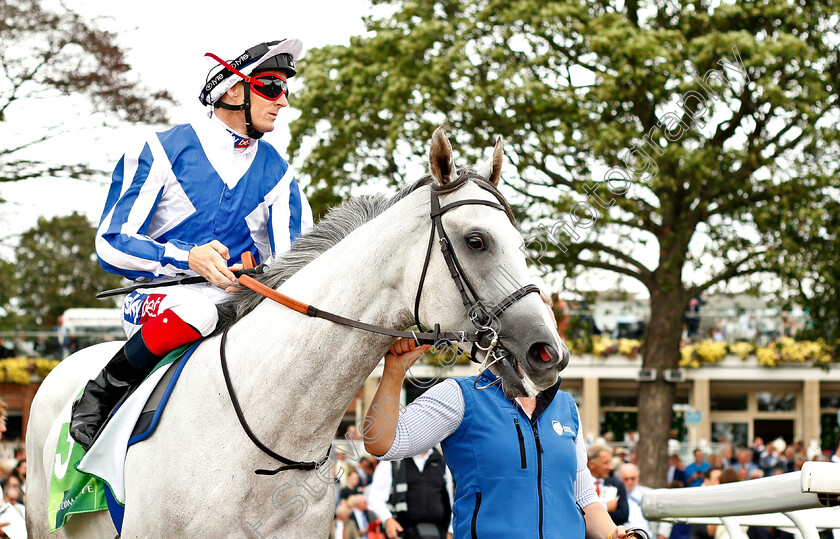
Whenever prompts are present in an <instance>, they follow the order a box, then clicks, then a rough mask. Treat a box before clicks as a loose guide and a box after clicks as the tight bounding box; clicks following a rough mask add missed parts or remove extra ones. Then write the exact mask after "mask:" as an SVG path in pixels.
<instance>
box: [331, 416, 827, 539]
mask: <svg viewBox="0 0 840 539" xmlns="http://www.w3.org/2000/svg"><path fill="white" fill-rule="evenodd" d="M346 438H347V441H348V442H350V441H351V440H358V441H360V438H359V437H358V435H357V434H356V433H355V431H351V432H349V433H348V435H347V437H346ZM831 450H832V451H833V454H832V451H822V450H820V449H819V448H815V447H807V446H806V444H805V443H804V442H802V441H801V440H798V441H795V442H794V443H792V444H787V443H785V442H784V440H782V439H781V438H779V439H776V440H774V441H772V442H770V443H767V444H765V443H764V440H763V439H762V438H760V437H756V438H755V439H754V440H753V443H752V444H751V445H749V446H744V447H735V446H733V445H732V444H724V445H722V446H719V450H718V451H715V452H710V451H708V449H707V448H700V447H698V448H696V449H695V450H694V451H693V454H692V456H693V458H692V459H691V461H690V462H688V463H687V464H684V463H683V462H682V458H681V457H680V455H679V454H678V453H673V454H671V455H670V457H669V466H668V469H667V475H666V477H665V478H664V479H665V481H666V484H667V486H668V488H692V487H698V486H709V485H718V484H724V483H732V482H736V481H748V480H752V479H757V478H760V477H765V476H770V475H778V474H783V473H790V472H795V471H799V470H801V469H802V465H803V464H804V463H805V462H806V461H808V460H818V461H829V460H830V461H834V462H838V463H840V440H838V445H837V446H836V447H832V448H831ZM359 455H360V458H359V459H358V460H356V461H354V462H350V461H349V460H348V459H347V457H346V456H345V455H344V454H343V453H341V452H340V453H338V455H337V458H338V461H337V470H336V473H337V475H338V477H339V479H338V481H337V482H336V500H337V506H336V520H335V523H334V526H333V529H332V532H331V533H332V535H331V537H334V538H336V539H356V538H362V539H363V538H365V537H366V536H365V532H364V530H365V529H377V530H379V531H380V532H384V528H385V526H384V520H383V519H381V518H380V516H379V515H377V514H376V513H375V512H373V511H372V510H371V508H370V507H369V506H368V502H367V499H366V498H369V494H370V492H368V490H369V487H370V485H371V478H372V476H373V473H374V469H375V468H376V466H377V461H376V460H375V459H373V458H372V457H370V456H369V455H367V454H366V453H364V451H363V450H362V451H361V452H360V453H359ZM588 460H589V468H590V472H591V474H592V476H593V478H594V480H595V481H596V488H597V494H598V496H599V498H600V499H601V502H602V504H604V506H605V507H606V508H607V510H608V512H609V513H610V516H611V517H613V519H614V520H615V522H616V524H625V525H626V526H628V527H633V528H641V529H643V530H645V531H647V532H648V533H649V534H650V536H651V539H728V535H727V534H726V530H725V528H724V527H723V526H705V525H702V526H701V525H695V526H689V525H686V524H673V525H672V524H670V523H664V522H648V521H647V520H646V519H645V518H644V516H643V515H642V512H641V500H642V498H643V497H644V495H645V493H646V492H647V491H648V490H650V488H649V487H648V486H646V485H645V481H644V479H645V478H643V477H640V474H639V469H638V467H637V465H636V464H637V462H636V461H637V455H636V451H635V444H630V447H629V450H628V448H626V447H622V446H618V445H616V446H614V447H612V448H610V447H609V446H608V445H607V444H606V443H605V442H604V440H603V439H598V440H595V442H594V443H593V444H591V445H590V446H589V448H588ZM338 468H340V470H339V469H338ZM456 487H457V486H456ZM377 522H380V524H381V526H378V527H376V526H373V525H372V524H376V523H377ZM360 530H361V531H360ZM744 532H745V533H746V534H747V536H748V537H749V538H750V539H770V538H773V539H787V538H792V537H793V536H791V535H790V534H788V533H785V532H783V531H781V530H775V529H773V528H766V527H760V528H759V527H753V528H750V529H745V530H744ZM368 537H378V535H376V532H373V533H372V534H371V535H369V536H368Z"/></svg>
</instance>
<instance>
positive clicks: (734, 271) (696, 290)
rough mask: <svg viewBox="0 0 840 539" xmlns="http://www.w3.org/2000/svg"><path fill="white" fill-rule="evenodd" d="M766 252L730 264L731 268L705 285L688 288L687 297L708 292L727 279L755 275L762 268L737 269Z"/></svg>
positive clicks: (751, 254) (754, 253) (762, 251)
mask: <svg viewBox="0 0 840 539" xmlns="http://www.w3.org/2000/svg"><path fill="white" fill-rule="evenodd" d="M766 252H767V251H766V250H760V251H755V252H752V253H750V254H749V255H747V256H745V257H744V258H742V259H741V261H740V262H737V263H735V264H732V265H731V266H729V267H728V268H726V269H725V270H723V271H722V272H720V273H719V274H717V275H716V276H714V277H712V278H711V279H709V280H708V281H706V282H705V283H703V284H701V285H697V286H694V287H692V288H690V289H689V291H688V294H689V297H696V296H698V295H700V294H701V293H703V292H704V291H706V290H708V289H709V288H711V287H712V286H714V285H716V284H718V283H720V282H723V281H728V280H729V279H733V278H735V277H741V276H743V275H749V274H751V273H756V272H759V271H762V269H763V268H761V267H760V266H756V267H752V268H745V269H743V270H739V269H738V268H739V267H741V266H742V265H744V264H746V263H747V262H749V261H750V260H752V259H754V258H757V257H759V256H761V255H763V254H765V253H766Z"/></svg>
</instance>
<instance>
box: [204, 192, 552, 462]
mask: <svg viewBox="0 0 840 539" xmlns="http://www.w3.org/2000/svg"><path fill="white" fill-rule="evenodd" d="M466 205H480V206H489V207H491V208H495V209H498V210H501V211H503V212H506V210H505V207H504V206H503V205H502V204H499V203H498V202H492V201H489V200H482V199H466V200H458V201H455V202H451V203H449V204H446V205H445V206H442V207H441V205H440V199H439V198H438V195H437V193H436V192H435V190H434V189H431V213H430V218H431V221H432V225H431V232H430V234H429V245H428V248H427V249H426V257H425V260H424V262H423V270H422V272H421V274H420V284H419V286H418V287H417V295H416V296H415V299H414V322H415V323H416V325H417V327H418V329H419V328H422V327H423V325H422V324H421V323H420V316H419V313H420V298H421V296H422V295H423V285H424V283H425V281H426V272H427V270H428V269H429V261H430V260H431V256H432V249H433V245H434V243H435V231H437V235H438V237H439V240H438V242H439V243H440V250H441V253H442V254H443V259H444V261H445V262H446V265H447V267H448V268H449V274H450V276H451V277H452V280H453V281H454V282H455V286H456V287H457V288H458V292H459V293H460V295H461V300H462V301H463V303H464V307H465V308H466V309H467V315H468V317H469V319H470V321H471V322H472V323H473V324H474V325H475V326H476V331H475V332H472V333H468V332H466V331H458V332H442V331H441V330H440V324H434V330H433V331H431V332H428V331H427V332H421V331H400V330H395V329H390V328H385V327H381V326H376V325H373V324H368V323H365V322H361V321H358V320H353V319H351V318H346V317H344V316H341V315H337V314H335V313H331V312H328V311H323V310H321V309H318V308H317V307H315V306H313V305H307V304H305V303H303V302H300V301H297V300H295V299H293V298H291V297H289V296H287V295H285V294H282V293H280V292H278V291H276V290H274V289H273V288H271V287H269V286H266V285H264V284H263V283H261V282H259V281H257V280H256V279H254V278H252V277H250V275H247V274H242V275H240V277H239V279H238V282H239V284H240V285H243V286H246V287H248V288H250V289H251V290H253V291H254V292H257V293H258V294H261V295H263V296H265V297H266V298H268V299H271V300H273V301H275V302H277V303H279V304H281V305H283V306H285V307H288V308H290V309H292V310H295V311H297V312H299V313H302V314H305V315H307V316H310V317H314V318H321V319H324V320H329V321H331V322H334V323H336V324H341V325H343V326H348V327H353V328H356V329H362V330H365V331H370V332H373V333H378V334H380V335H388V336H391V337H397V338H406V339H414V341H415V342H416V343H417V344H418V345H421V344H433V345H435V346H436V347H437V346H438V345H440V344H441V343H446V345H447V346H448V345H450V344H452V343H453V342H470V343H472V352H471V354H470V361H473V362H475V363H481V362H480V361H479V360H478V359H477V358H476V357H475V356H476V355H477V351H478V350H481V351H484V352H485V358H484V366H483V367H482V369H481V373H480V374H479V376H476V381H478V380H479V379H480V378H481V376H480V375H481V374H483V373H484V372H485V371H487V370H488V369H489V368H490V367H491V366H492V365H493V364H495V363H496V362H497V361H499V360H501V359H502V358H504V357H505V355H506V354H507V353H506V351H504V349H503V348H502V347H500V346H498V345H499V335H498V332H497V331H496V329H494V328H493V322H494V321H497V320H498V317H499V316H501V314H502V313H504V311H505V310H507V309H508V308H510V307H511V306H512V305H513V304H514V303H516V302H517V301H519V300H520V299H522V298H524V297H525V296H527V295H528V294H530V293H532V292H535V293H539V288H538V287H537V286H536V285H534V284H529V285H525V286H523V287H521V288H519V289H517V290H515V291H514V292H513V293H511V294H509V295H508V296H507V297H505V298H504V299H503V300H501V301H500V302H499V303H498V304H497V305H496V307H494V308H493V309H492V310H488V309H487V307H486V306H485V305H484V303H483V302H482V301H481V300H480V299H479V296H478V293H477V292H476V289H475V287H474V286H473V285H472V283H471V282H470V280H469V278H468V277H467V275H466V272H464V268H463V266H461V263H460V262H459V261H458V257H457V255H456V254H455V251H454V250H453V248H452V241H451V240H450V239H449V236H448V234H447V233H446V229H445V228H444V226H443V220H442V216H443V214H444V213H446V212H447V211H449V210H451V209H454V208H457V207H460V206H466ZM506 213H507V212H506ZM244 261H245V259H244V257H243V262H244ZM260 268H262V269H264V267H263V266H260V267H258V268H256V271H255V272H254V273H262V271H261V269H260ZM226 340H227V329H225V330H224V332H223V333H222V338H221V343H220V356H221V362H222V373H223V375H224V379H225V385H226V386H227V389H228V394H229V395H230V399H231V402H232V404H233V407H234V410H235V411H236V416H237V418H238V419H239V422H240V424H241V425H242V428H243V429H244V430H245V434H247V435H248V437H249V438H250V439H251V441H252V442H253V443H254V444H255V445H256V446H257V447H258V448H259V449H260V450H262V451H263V452H264V453H265V454H267V455H269V456H270V457H272V458H274V459H275V460H278V461H280V462H282V463H283V466H280V467H279V468H277V469H275V470H256V473H258V474H261V475H273V474H276V473H278V472H281V471H283V470H314V469H318V468H320V467H321V466H323V465H324V464H325V463H326V462H327V459H328V458H329V450H327V454H326V455H325V456H324V457H323V458H322V459H321V460H319V461H318V462H300V461H294V460H291V459H287V458H285V457H283V456H281V455H279V454H277V453H275V452H274V451H272V450H271V449H269V448H268V447H267V446H266V445H265V444H263V443H262V442H261V441H260V440H259V439H258V438H257V437H256V435H254V433H253V432H252V431H251V428H250V427H249V426H248V423H247V422H246V421H245V417H244V415H243V414H242V408H241V407H240V405H239V400H238V399H237V398H236V393H235V392H234V390H233V385H232V383H231V380H230V374H229V372H228V368H227V358H226V355H225V342H226ZM491 358H493V360H492V361H490V362H489V363H488V360H489V359H491ZM500 381H501V379H500V378H497V379H496V380H495V381H494V382H492V383H491V384H488V385H486V386H481V387H477V389H486V388H488V387H491V386H493V385H495V384H497V383H499V382H500Z"/></svg>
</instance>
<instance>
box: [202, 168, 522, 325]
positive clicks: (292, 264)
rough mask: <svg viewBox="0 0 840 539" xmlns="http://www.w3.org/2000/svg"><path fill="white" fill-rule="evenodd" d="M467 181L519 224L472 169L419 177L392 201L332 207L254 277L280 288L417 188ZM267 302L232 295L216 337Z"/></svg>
mask: <svg viewBox="0 0 840 539" xmlns="http://www.w3.org/2000/svg"><path fill="white" fill-rule="evenodd" d="M468 181H472V182H473V183H475V184H477V185H478V186H479V187H481V188H482V189H484V190H485V191H488V192H490V193H492V194H493V195H494V196H495V197H496V198H497V199H498V200H499V203H500V204H502V206H504V208H505V213H507V216H508V219H510V220H511V222H512V223H514V224H516V222H515V219H514V217H513V211H512V210H511V208H510V205H509V204H508V202H507V201H506V200H505V198H504V197H503V196H502V194H501V193H500V192H499V191H498V189H496V187H495V186H493V185H492V184H490V183H488V182H487V181H485V180H484V179H483V178H482V177H481V176H479V175H478V174H476V173H475V172H474V171H473V170H471V169H459V170H458V171H457V178H456V179H455V180H454V181H452V182H451V183H448V184H446V185H443V186H441V185H440V184H439V183H438V182H437V181H435V180H434V179H433V178H432V177H431V176H430V175H427V176H424V177H423V178H420V179H419V180H418V181H417V182H415V183H414V184H412V185H409V186H407V187H404V188H403V189H401V190H400V191H399V192H398V193H397V194H396V195H394V196H393V197H391V198H387V197H385V196H375V197H359V198H351V199H350V200H348V201H346V202H344V203H343V204H341V205H339V206H336V207H333V208H331V209H330V210H329V212H327V215H326V216H324V218H323V219H321V220H320V221H319V222H318V224H317V225H315V227H314V228H313V229H312V230H311V231H310V232H308V233H307V234H304V235H303V236H301V237H299V238H298V239H297V240H296V241H295V242H294V243H293V244H292V248H291V249H290V250H289V251H287V252H285V253H284V254H282V255H281V256H280V257H278V258H276V259H273V260H270V261H268V262H267V264H266V267H265V271H264V273H262V274H260V275H254V278H255V279H256V280H258V281H260V282H261V283H263V284H265V285H266V286H269V287H271V288H274V289H277V288H279V287H280V285H282V284H283V283H285V282H286V281H287V280H288V279H289V278H290V277H291V276H292V275H294V274H295V273H297V272H298V271H299V270H300V269H301V268H303V267H304V266H306V265H307V264H309V263H310V262H312V261H313V260H315V259H316V258H318V257H319V256H320V255H321V254H323V253H325V252H326V251H327V250H329V249H330V248H331V247H333V246H335V245H336V244H337V243H338V242H340V241H341V240H343V239H344V238H345V237H347V235H349V234H350V233H351V232H353V231H354V230H356V229H357V228H359V227H360V226H362V225H363V224H365V223H367V222H368V221H370V220H372V219H374V218H376V217H377V216H379V215H381V214H382V213H383V212H384V211H385V210H387V209H388V208H390V207H391V206H393V205H394V204H396V203H397V202H399V201H400V200H402V199H403V198H405V197H407V196H408V195H410V194H411V193H413V192H414V191H416V190H417V189H420V188H421V187H424V186H426V185H431V188H432V190H434V191H435V192H436V193H438V194H439V195H445V194H448V193H452V192H453V191H456V190H458V189H459V188H460V187H461V186H463V185H465V184H466V183H467V182H468ZM263 299H265V298H264V297H263V296H262V295H260V294H258V293H256V292H254V291H252V290H250V289H247V288H243V289H242V290H239V291H237V292H235V293H232V294H230V295H229V296H228V297H227V298H225V300H224V301H223V302H222V303H219V304H218V305H217V308H218V311H219V322H218V324H217V325H216V329H215V331H214V332H213V335H217V334H219V333H221V332H222V331H224V330H226V329H228V328H229V327H230V326H232V325H233V324H234V323H236V321H238V320H239V319H240V318H242V317H243V316H245V315H246V314H248V313H249V312H251V311H252V310H253V309H254V308H255V307H256V306H257V305H259V303H260V302H261V301H262V300H263Z"/></svg>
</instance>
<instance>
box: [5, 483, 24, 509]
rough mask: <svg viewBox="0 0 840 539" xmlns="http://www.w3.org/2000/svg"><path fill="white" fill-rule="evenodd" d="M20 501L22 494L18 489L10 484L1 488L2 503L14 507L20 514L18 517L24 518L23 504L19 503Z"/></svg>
mask: <svg viewBox="0 0 840 539" xmlns="http://www.w3.org/2000/svg"><path fill="white" fill-rule="evenodd" d="M21 499H22V494H21V492H20V488H19V487H17V486H13V485H11V484H7V485H5V486H4V487H3V501H4V502H6V503H8V504H10V505H11V506H12V507H14V508H15V510H16V511H17V512H18V513H20V516H22V517H26V514H25V510H24V507H23V504H22V503H20V502H21Z"/></svg>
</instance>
